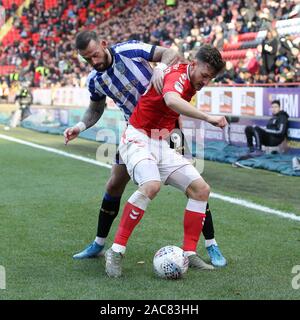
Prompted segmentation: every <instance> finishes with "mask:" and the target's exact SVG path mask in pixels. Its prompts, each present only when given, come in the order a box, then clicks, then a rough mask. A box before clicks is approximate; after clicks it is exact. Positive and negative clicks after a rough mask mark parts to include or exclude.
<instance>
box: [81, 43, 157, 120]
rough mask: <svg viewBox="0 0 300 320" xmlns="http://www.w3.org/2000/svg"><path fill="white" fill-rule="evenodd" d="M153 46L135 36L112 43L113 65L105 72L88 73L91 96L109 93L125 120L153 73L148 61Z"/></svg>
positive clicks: (153, 48)
mask: <svg viewBox="0 0 300 320" xmlns="http://www.w3.org/2000/svg"><path fill="white" fill-rule="evenodd" d="M154 50H155V46H153V45H150V44H146V43H143V42H139V41H135V40H132V41H127V42H123V43H119V44H116V45H114V46H112V47H111V48H110V52H111V54H112V58H113V62H112V65H111V66H110V67H109V68H108V69H107V70H105V71H104V72H99V71H98V72H97V71H96V70H93V71H92V72H91V73H90V74H89V76H88V80H87V84H88V88H89V91H90V93H91V100H93V101H99V100H101V99H103V98H104V97H105V96H108V97H110V98H111V99H113V100H114V102H115V103H116V105H117V106H118V107H119V108H120V109H121V111H123V113H124V116H125V119H126V120H128V119H129V117H130V116H131V113H132V111H133V109H134V107H135V106H136V105H137V102H138V99H139V97H140V96H141V95H142V94H143V93H144V92H145V91H146V89H147V87H148V85H149V82H150V79H151V77H152V73H153V71H152V68H151V66H150V64H149V61H152V59H153V54H154Z"/></svg>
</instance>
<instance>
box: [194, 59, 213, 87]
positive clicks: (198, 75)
mask: <svg viewBox="0 0 300 320" xmlns="http://www.w3.org/2000/svg"><path fill="white" fill-rule="evenodd" d="M190 65H191V67H190V79H191V84H192V86H193V87H194V88H195V89H196V90H197V91H198V90H201V89H202V88H203V87H204V86H207V85H208V84H209V82H210V81H211V80H212V79H213V78H214V77H215V76H216V73H215V70H214V69H213V68H212V67H211V66H210V65H209V64H208V63H205V62H199V61H192V62H191V64H190Z"/></svg>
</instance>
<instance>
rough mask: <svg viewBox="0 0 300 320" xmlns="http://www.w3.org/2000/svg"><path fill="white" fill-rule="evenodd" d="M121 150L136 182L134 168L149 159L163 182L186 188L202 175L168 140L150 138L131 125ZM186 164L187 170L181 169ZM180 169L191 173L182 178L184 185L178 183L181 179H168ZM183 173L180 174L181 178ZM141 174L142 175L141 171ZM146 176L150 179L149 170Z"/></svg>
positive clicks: (122, 156) (120, 147) (123, 158)
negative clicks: (172, 147)
mask: <svg viewBox="0 0 300 320" xmlns="http://www.w3.org/2000/svg"><path fill="white" fill-rule="evenodd" d="M119 152H120V156H121V158H122V160H123V162H124V163H125V165H126V167H127V171H128V173H129V175H130V177H131V179H132V180H133V181H134V182H137V181H136V180H135V178H134V169H135V167H136V165H137V164H138V163H139V162H141V161H142V160H147V159H148V160H151V162H153V163H155V164H156V165H157V167H158V170H159V174H160V177H159V179H160V181H161V182H162V183H165V184H170V185H174V186H175V187H178V188H180V189H184V188H186V187H187V186H188V185H186V184H189V183H191V182H192V181H193V180H195V179H197V178H199V177H200V174H199V173H198V171H197V170H196V169H195V168H194V167H193V166H192V165H191V163H190V162H189V161H188V160H187V159H185V158H184V157H183V156H182V155H180V154H179V153H177V152H176V151H175V150H174V149H171V148H170V146H169V144H168V143H167V141H165V140H156V139H150V138H149V137H148V136H147V135H146V134H144V133H143V132H141V131H139V130H137V129H135V128H134V127H133V126H131V125H129V126H128V127H127V129H126V131H125V132H124V134H123V136H122V138H121V141H120V145H119ZM185 166H188V167H187V168H185V170H179V169H180V168H182V167H185ZM178 170H179V172H185V173H186V174H188V175H189V177H187V179H182V183H183V184H184V187H182V186H179V185H178V184H180V181H176V182H173V181H172V179H171V178H170V179H168V178H169V177H170V175H171V174H172V173H173V172H175V171H178ZM183 174H184V173H183ZM183 174H181V175H180V177H181V178H182V176H183ZM139 175H141V173H140V172H139ZM184 175H185V174H184ZM146 176H147V179H148V181H149V176H151V175H149V172H147V173H145V177H146ZM153 180H158V179H157V176H154V177H153ZM167 180H168V181H167ZM144 182H145V181H144ZM139 184H140V182H139Z"/></svg>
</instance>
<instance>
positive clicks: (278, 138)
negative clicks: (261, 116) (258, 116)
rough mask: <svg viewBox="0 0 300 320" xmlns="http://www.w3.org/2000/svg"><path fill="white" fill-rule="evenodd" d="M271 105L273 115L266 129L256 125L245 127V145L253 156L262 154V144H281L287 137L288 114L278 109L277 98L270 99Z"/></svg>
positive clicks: (271, 145)
mask: <svg viewBox="0 0 300 320" xmlns="http://www.w3.org/2000/svg"><path fill="white" fill-rule="evenodd" d="M271 107H272V115H273V116H272V117H271V119H270V120H269V121H268V123H267V127H266V129H262V128H260V127H258V126H255V127H253V126H247V127H246V128H245V134H246V137H247V145H248V147H249V152H250V154H252V155H253V156H256V155H257V156H258V155H261V154H262V151H261V147H262V145H264V146H270V147H275V146H278V145H279V144H281V143H282V142H283V140H284V139H285V138H286V137H287V128H288V118H289V115H288V114H287V113H286V112H285V111H283V110H280V101H279V100H274V101H272V103H271ZM253 138H254V140H255V146H254V145H253Z"/></svg>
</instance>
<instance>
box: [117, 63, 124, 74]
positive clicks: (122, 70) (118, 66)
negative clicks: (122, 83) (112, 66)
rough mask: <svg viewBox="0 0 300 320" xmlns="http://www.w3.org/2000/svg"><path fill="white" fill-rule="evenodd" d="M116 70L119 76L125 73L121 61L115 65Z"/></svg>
mask: <svg viewBox="0 0 300 320" xmlns="http://www.w3.org/2000/svg"><path fill="white" fill-rule="evenodd" d="M116 68H117V70H118V71H119V72H120V73H121V74H124V73H125V71H126V68H125V64H124V63H123V62H122V61H119V62H117V63H116Z"/></svg>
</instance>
